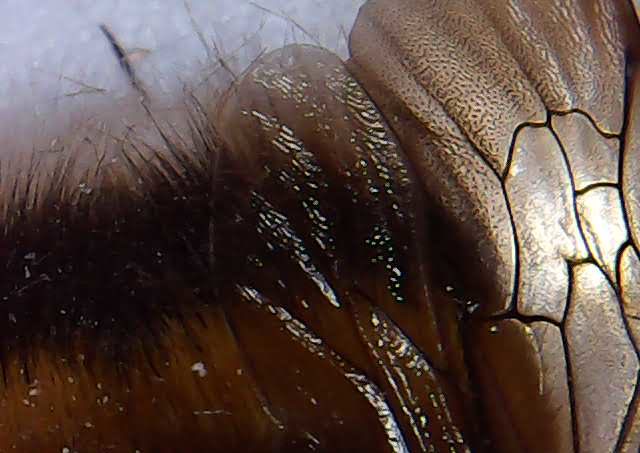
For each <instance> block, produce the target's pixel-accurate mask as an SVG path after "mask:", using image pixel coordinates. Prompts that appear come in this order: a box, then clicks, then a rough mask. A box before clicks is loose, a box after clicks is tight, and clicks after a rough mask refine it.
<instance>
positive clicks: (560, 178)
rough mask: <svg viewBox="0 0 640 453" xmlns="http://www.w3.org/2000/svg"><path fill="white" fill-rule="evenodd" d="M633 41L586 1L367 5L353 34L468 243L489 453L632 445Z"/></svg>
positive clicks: (637, 110) (626, 20) (407, 0)
mask: <svg viewBox="0 0 640 453" xmlns="http://www.w3.org/2000/svg"><path fill="white" fill-rule="evenodd" d="M639 36H640V31H639V27H638V24H637V22H636V21H635V17H634V13H633V10H632V6H631V5H630V4H627V3H625V2H611V1H598V0H594V1H571V2H565V1H548V2H537V1H515V0H513V1H509V2H506V3H505V2H493V1H490V2H480V1H477V2H475V1H462V0H460V1H457V0H456V1H451V2H439V1H431V2H424V1H417V0H397V1H393V2H392V1H382V0H381V1H375V0H374V1H370V2H368V3H367V4H366V5H365V6H364V7H363V8H362V9H361V11H360V16H359V17H358V20H357V22H356V25H355V27H354V30H353V32H352V34H351V40H350V49H351V60H350V62H349V67H350V68H351V70H352V72H353V74H354V75H355V76H356V78H357V79H358V80H359V81H360V82H361V83H362V84H363V85H364V86H365V88H366V90H367V92H368V93H369V94H370V96H371V97H372V99H373V100H374V101H375V102H376V104H377V105H378V106H379V108H380V109H381V111H382V114H383V115H384V117H385V118H386V119H387V120H388V121H389V124H390V127H391V129H392V130H393V131H394V132H395V133H396V134H397V137H398V141H399V143H400V144H401V146H402V147H403V149H405V150H406V152H407V154H408V155H409V157H410V161H411V162H412V163H413V164H414V166H415V168H416V172H417V174H418V175H419V178H420V180H421V183H422V184H423V187H424V188H425V192H426V193H427V198H428V199H430V200H433V201H434V203H435V204H436V205H437V206H439V207H440V209H441V211H442V212H443V213H444V214H445V215H447V216H448V218H450V219H452V220H451V222H452V224H453V225H455V226H454V228H456V227H457V228H458V230H457V231H460V232H461V233H460V234H461V235H462V236H463V237H465V238H472V240H471V241H470V244H471V247H472V248H473V249H472V250H470V253H468V255H467V256H468V260H467V261H466V263H464V267H462V266H461V267H460V268H459V269H460V278H461V281H466V282H467V283H468V282H469V281H472V280H474V277H475V276H476V275H478V274H480V275H482V276H483V278H486V275H489V277H488V278H489V280H490V281H491V283H492V284H491V285H490V287H489V288H488V292H483V293H481V292H479V293H477V297H479V300H480V308H481V309H480V310H478V311H477V312H475V313H474V314H472V316H471V319H472V321H471V324H472V327H471V329H470V332H468V334H469V340H468V341H467V343H466V344H467V345H468V348H467V350H466V353H467V356H468V357H469V358H470V359H471V360H470V362H469V363H470V370H471V372H472V373H475V376H477V380H476V384H477V387H476V388H477V390H478V391H479V393H480V394H481V395H482V403H481V405H482V407H483V410H485V411H486V412H485V414H486V416H487V424H486V427H487V429H488V430H489V431H490V432H491V433H493V436H495V437H494V438H496V439H498V438H499V439H501V443H500V447H499V449H500V450H501V451H558V452H560V451H563V452H565V451H579V452H612V451H637V450H638V448H639V443H638V442H639V440H640V439H639V436H640V434H639V431H640V428H639V427H638V426H639V425H640V422H639V421H638V417H639V416H640V414H638V408H637V406H638V404H639V403H640V401H638V371H639V369H640V368H639V362H638V343H637V338H638V326H637V316H638V304H639V303H640V300H639V299H638V275H639V273H640V270H639V269H638V244H639V243H638V239H639V234H640V230H639V229H638V228H639V227H640V221H639V219H640V217H639V216H640V202H639V200H640V180H639V179H638V175H640V167H639V166H638V162H640V154H639V153H640V132H639V126H640V119H639V117H640V83H639V82H640V75H639V71H638V67H637V66H636V65H635V63H634V59H635V58H636V57H637V51H638V49H637V43H638V37H639ZM450 156H451V157H450ZM492 187H495V188H496V189H495V190H493V191H491V189H489V188H492ZM488 194H490V198H487V195H488ZM460 199H464V200H465V202H464V204H463V203H460V202H458V200H460ZM494 222H495V223H494ZM452 231H455V230H452ZM454 247H455V246H454ZM468 252H469V251H468ZM486 289H487V288H485V290H486ZM478 314H479V316H476V318H475V319H480V318H484V321H482V322H479V323H476V322H475V321H473V319H474V315H478Z"/></svg>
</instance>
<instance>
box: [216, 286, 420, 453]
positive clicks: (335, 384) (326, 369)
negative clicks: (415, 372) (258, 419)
mask: <svg viewBox="0 0 640 453" xmlns="http://www.w3.org/2000/svg"><path fill="white" fill-rule="evenodd" d="M239 295H240V296H241V297H240V298H239V299H235V298H234V300H233V302H231V303H230V304H229V305H228V319H229V323H230V326H231V328H232V329H233V331H234V335H235V336H236V338H237V341H238V344H239V345H240V347H241V348H242V351H243V353H244V354H245V357H246V360H247V363H248V366H249V368H248V369H247V370H246V372H248V373H250V374H251V375H252V376H254V378H255V379H256V380H257V381H258V382H259V383H260V390H261V392H262V393H263V395H264V398H265V408H264V411H265V412H266V413H267V414H268V416H269V418H270V419H271V420H272V421H273V423H274V424H275V426H276V431H279V432H281V435H282V437H283V441H282V442H281V443H280V444H272V445H264V447H263V448H264V450H263V451H280V450H284V451H306V450H309V451H316V450H317V451H376V452H378V451H380V452H385V451H386V452H394V453H404V452H408V451H409V450H407V448H406V445H405V441H404V439H403V436H402V433H401V431H400V430H399V427H398V425H397V422H396V420H395V417H394V413H393V412H392V410H391V408H390V407H389V405H388V403H387V401H386V398H385V396H384V394H383V393H382V392H381V391H380V389H379V388H378V386H377V385H376V383H375V381H372V380H371V379H370V378H369V377H368V376H367V375H365V374H364V373H362V371H361V370H358V369H356V368H354V367H353V366H352V365H351V364H350V363H349V362H348V361H346V360H345V359H344V358H343V357H341V356H340V355H339V354H337V353H336V352H335V351H333V350H331V349H330V348H328V347H327V346H326V344H325V343H324V341H323V340H322V338H320V337H318V336H317V334H316V333H315V332H313V331H312V330H310V329H309V328H308V327H307V326H306V325H305V324H304V323H302V322H300V321H299V320H298V319H296V318H294V317H293V316H292V315H291V314H290V313H289V312H288V311H287V310H286V309H285V308H282V307H280V306H278V305H276V304H273V303H272V302H271V301H269V300H268V299H265V298H263V296H262V295H261V294H260V293H259V292H258V291H256V290H255V289H253V288H250V287H241V288H239ZM365 426H366V429H363V427H365Z"/></svg>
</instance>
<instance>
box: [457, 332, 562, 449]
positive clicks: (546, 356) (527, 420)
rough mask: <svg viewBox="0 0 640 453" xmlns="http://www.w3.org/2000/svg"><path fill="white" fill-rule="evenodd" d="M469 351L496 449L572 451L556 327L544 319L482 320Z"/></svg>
mask: <svg viewBox="0 0 640 453" xmlns="http://www.w3.org/2000/svg"><path fill="white" fill-rule="evenodd" d="M469 335H470V337H469V338H470V341H469V343H468V344H470V349H469V351H468V353H469V355H470V357H471V360H472V367H473V375H474V376H475V377H476V381H475V384H476V388H477V389H478V391H479V392H480V398H481V401H482V403H481V407H482V410H483V414H485V415H484V416H485V417H486V425H487V426H488V429H489V430H490V432H491V434H492V436H491V437H492V439H493V442H494V445H493V446H494V448H495V450H492V451H498V452H504V453H511V452H519V451H530V452H572V451H573V435H572V428H571V404H570V398H569V388H568V376H567V369H566V365H565V355H564V348H563V343H562V336H561V333H560V329H559V328H558V327H557V326H555V325H553V324H550V323H547V322H533V323H531V324H523V323H522V322H520V321H517V320H503V321H495V322H489V321H488V322H484V323H480V324H477V325H475V326H472V327H471V332H470V333H469Z"/></svg>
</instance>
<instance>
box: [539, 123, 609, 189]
mask: <svg viewBox="0 0 640 453" xmlns="http://www.w3.org/2000/svg"><path fill="white" fill-rule="evenodd" d="M551 125H552V128H553V130H554V132H555V133H556V134H557V135H558V139H559V140H560V144H561V145H562V148H563V149H564V152H565V155H566V156H567V160H568V161H569V167H570V168H571V174H572V175H573V182H574V184H575V188H576V190H583V189H585V188H586V187H587V186H589V185H591V184H602V183H608V184H617V183H618V163H619V161H620V149H619V148H620V140H619V139H617V138H607V137H605V136H603V135H602V134H601V133H600V132H599V131H598V130H597V129H596V128H595V127H594V125H593V124H592V123H591V121H590V120H589V119H588V118H587V117H586V116H585V115H583V114H581V113H570V114H568V115H553V116H552V117H551Z"/></svg>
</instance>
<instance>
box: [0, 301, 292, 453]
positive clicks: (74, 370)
mask: <svg viewBox="0 0 640 453" xmlns="http://www.w3.org/2000/svg"><path fill="white" fill-rule="evenodd" d="M83 341H84V337H82V336H79V337H78V339H77V346H76V348H75V350H76V351H77V356H72V357H67V356H64V355H56V354H52V353H49V352H48V351H45V350H40V351H37V352H36V354H35V356H34V357H33V359H32V360H29V361H28V362H27V366H28V369H25V368H24V367H23V366H22V365H21V363H22V361H20V360H13V359H12V360H9V361H5V363H4V367H3V370H4V372H5V379H6V382H7V386H6V387H5V388H4V390H3V391H4V393H3V397H2V399H1V400H0V407H2V408H3V410H2V411H0V425H1V426H2V430H0V445H13V446H15V447H14V448H15V449H16V451H24V452H36V451H57V452H59V451H63V449H64V448H68V449H69V451H76V450H77V451H103V450H105V449H111V450H113V451H134V450H135V449H136V448H137V449H139V450H141V451H156V452H162V453H175V452H176V451H177V450H176V446H178V445H179V446H180V450H181V451H209V448H210V446H211V439H216V445H217V446H218V448H220V449H221V451H239V449H242V450H243V451H265V450H264V445H277V442H278V441H279V439H280V438H281V434H280V433H279V432H278V430H276V429H275V426H274V424H273V422H272V421H271V420H270V418H269V417H268V416H267V415H266V414H265V413H264V411H263V410H262V406H263V404H265V403H264V401H263V397H262V396H261V393H260V392H261V391H260V389H259V383H258V382H256V380H255V376H252V375H251V373H250V372H248V371H247V370H248V364H247V362H246V361H245V359H244V356H243V353H242V352H241V351H240V349H239V346H238V344H237V343H236V340H235V338H234V335H233V332H232V331H230V330H229V327H228V325H227V324H226V320H225V317H224V315H223V313H222V312H221V311H220V310H219V309H212V310H211V311H209V312H202V313H199V314H197V315H196V314H194V315H193V316H185V317H184V318H183V320H182V322H180V321H175V320H174V321H170V320H166V324H165V326H164V331H163V335H162V337H160V336H158V337H156V341H157V342H156V344H154V345H151V344H148V343H146V342H144V341H140V342H137V343H135V344H133V345H131V347H130V348H129V356H128V357H127V358H126V359H127V361H126V363H125V362H123V361H120V360H113V361H109V360H106V359H105V357H107V354H108V351H107V350H99V352H98V355H95V354H96V345H95V344H84V343H83Z"/></svg>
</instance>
